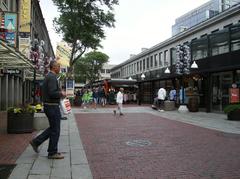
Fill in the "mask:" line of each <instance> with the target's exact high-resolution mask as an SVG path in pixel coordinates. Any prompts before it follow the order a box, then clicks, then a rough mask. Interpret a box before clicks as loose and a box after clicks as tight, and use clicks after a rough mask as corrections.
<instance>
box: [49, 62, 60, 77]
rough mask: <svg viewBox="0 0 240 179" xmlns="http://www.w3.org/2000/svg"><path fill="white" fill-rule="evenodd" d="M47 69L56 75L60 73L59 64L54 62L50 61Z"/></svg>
mask: <svg viewBox="0 0 240 179" xmlns="http://www.w3.org/2000/svg"><path fill="white" fill-rule="evenodd" d="M49 67H50V70H51V71H52V72H54V73H56V74H58V73H59V72H60V64H59V63H58V62H57V61H55V60H52V61H50V64H49Z"/></svg>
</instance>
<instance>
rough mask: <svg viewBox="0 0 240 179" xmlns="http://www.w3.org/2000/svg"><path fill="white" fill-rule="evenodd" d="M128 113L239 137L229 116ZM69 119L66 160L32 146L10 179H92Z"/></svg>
mask: <svg viewBox="0 0 240 179" xmlns="http://www.w3.org/2000/svg"><path fill="white" fill-rule="evenodd" d="M112 112H113V108H100V109H96V110H95V109H81V108H74V109H73V114H74V113H112ZM124 112H125V113H126V117H127V115H128V114H127V113H150V114H153V115H155V116H161V117H164V118H167V119H170V120H176V121H181V122H184V123H188V124H193V125H197V126H201V127H204V128H209V129H214V130H218V131H222V132H227V133H235V134H240V121H228V120H226V118H227V117H226V115H224V114H216V113H205V112H196V113H179V112H178V111H165V112H158V111H155V110H152V109H151V108H150V107H138V106H137V107H125V108H124ZM73 114H71V115H69V116H68V120H62V121H61V122H62V124H61V127H62V129H61V136H60V141H59V150H60V151H59V152H62V153H64V156H65V158H64V160H49V159H47V152H46V151H47V145H48V142H45V143H44V144H43V146H41V148H40V153H39V154H35V153H34V151H33V150H32V148H31V147H30V146H28V147H27V148H26V150H25V152H24V153H23V154H22V155H21V156H20V157H19V159H18V160H17V162H16V164H17V166H16V167H15V169H14V170H13V172H12V173H11V175H10V179H63V178H64V179H91V178H93V177H92V173H91V171H90V167H89V165H88V161H87V158H86V154H85V151H84V149H83V145H82V141H81V139H80V136H79V132H78V128H77V125H76V122H75V117H74V115H73Z"/></svg>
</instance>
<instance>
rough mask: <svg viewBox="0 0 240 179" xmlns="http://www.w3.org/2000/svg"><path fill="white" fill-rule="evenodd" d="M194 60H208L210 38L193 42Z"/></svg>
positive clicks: (205, 37)
mask: <svg viewBox="0 0 240 179" xmlns="http://www.w3.org/2000/svg"><path fill="white" fill-rule="evenodd" d="M191 50H192V59H193V60H198V59H202V58H206V57H207V55H208V37H207V36H204V37H202V38H200V39H196V40H194V41H192V42H191Z"/></svg>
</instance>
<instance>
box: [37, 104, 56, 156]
mask: <svg viewBox="0 0 240 179" xmlns="http://www.w3.org/2000/svg"><path fill="white" fill-rule="evenodd" d="M44 112H45V114H46V116H47V117H48V121H49V126H50V127H49V128H47V129H46V130H45V131H43V133H41V134H40V135H39V136H37V137H36V138H35V139H34V140H33V142H34V143H35V144H36V145H37V146H39V145H41V144H42V143H43V142H44V141H45V140H47V139H48V138H49V145H48V155H53V154H55V153H58V140H59V136H60V127H61V126H60V125H61V113H60V108H59V105H48V104H45V105H44Z"/></svg>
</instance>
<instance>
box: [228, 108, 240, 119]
mask: <svg viewBox="0 0 240 179" xmlns="http://www.w3.org/2000/svg"><path fill="white" fill-rule="evenodd" d="M228 120H232V121H239V120H240V109H238V110H234V111H231V112H229V113H228Z"/></svg>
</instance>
